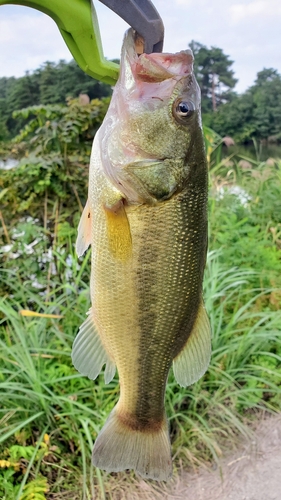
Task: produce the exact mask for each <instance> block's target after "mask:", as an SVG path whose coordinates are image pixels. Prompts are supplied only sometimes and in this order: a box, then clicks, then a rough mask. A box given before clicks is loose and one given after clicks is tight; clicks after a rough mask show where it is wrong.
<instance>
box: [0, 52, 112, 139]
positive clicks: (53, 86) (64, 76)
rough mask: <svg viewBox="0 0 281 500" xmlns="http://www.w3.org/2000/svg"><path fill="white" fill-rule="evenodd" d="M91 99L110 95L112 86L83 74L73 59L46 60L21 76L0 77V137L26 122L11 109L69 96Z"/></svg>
mask: <svg viewBox="0 0 281 500" xmlns="http://www.w3.org/2000/svg"><path fill="white" fill-rule="evenodd" d="M81 93H83V94H88V96H89V97H90V99H95V98H101V97H106V96H109V95H111V87H110V85H107V84H105V83H102V82H99V81H97V80H94V79H93V78H91V77H90V76H88V75H86V74H85V73H84V72H83V71H82V70H81V69H80V68H79V66H78V65H77V64H76V62H75V61H71V62H69V63H67V62H65V61H63V60H61V61H59V63H57V64H56V63H53V62H46V63H44V64H43V65H42V66H41V67H40V68H39V69H37V70H36V71H34V72H33V73H26V75H25V76H23V77H21V78H15V77H11V78H5V77H4V78H0V140H6V139H9V138H11V137H13V136H14V135H16V134H17V133H18V132H19V130H20V129H21V128H22V127H23V126H24V125H25V120H24V119H23V118H21V119H18V118H17V120H15V119H14V118H13V116H12V115H13V112H14V111H16V110H20V109H23V108H27V107H30V106H33V105H38V104H43V105H44V104H65V102H66V99H67V98H68V97H72V98H75V97H77V96H78V95H79V94H81Z"/></svg>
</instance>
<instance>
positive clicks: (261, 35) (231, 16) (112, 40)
mask: <svg viewBox="0 0 281 500" xmlns="http://www.w3.org/2000/svg"><path fill="white" fill-rule="evenodd" d="M69 1H71V0H69ZM153 3H154V5H155V6H156V8H157V9H158V11H159V13H160V14H161V16H162V19H163V21H164V25H165V29H166V35H165V43H164V50H165V51H166V52H176V51H179V50H182V49H185V48H186V47H187V45H188V43H189V42H190V41H191V40H195V41H197V42H200V43H202V44H204V45H207V46H208V47H210V46H215V47H220V48H222V49H223V51H224V52H225V54H227V55H229V56H230V58H231V59H232V60H233V61H234V64H233V69H234V71H235V76H236V78H238V80H239V81H238V84H237V86H236V90H237V91H238V92H243V91H244V90H246V88H247V87H249V86H250V85H252V84H253V82H254V80H255V77H256V74H257V72H258V71H260V70H262V69H263V68H264V67H267V68H270V67H272V68H275V69H277V70H278V71H279V73H281V0H236V1H235V0H211V1H210V0H154V2H153ZM94 4H95V6H96V10H97V14H98V18H99V23H100V29H101V34H102V41H103V48H104V54H105V56H106V57H107V58H109V59H112V58H115V57H119V56H120V49H121V44H122V38H123V34H124V31H125V29H126V28H127V24H126V23H125V22H124V21H122V20H121V19H119V18H118V17H117V16H116V14H114V13H113V12H111V11H110V10H109V9H108V8H107V7H105V6H104V5H102V4H101V3H100V2H99V1H98V0H94ZM59 59H65V60H67V61H69V60H70V59H71V54H70V52H69V50H68V48H67V47H66V45H65V43H64V41H63V39H62V37H61V35H60V33H59V31H58V28H57V26H56V24H55V23H54V21H53V20H52V19H50V18H49V17H48V16H46V15H44V14H42V13H40V12H38V11H36V10H34V9H30V8H27V7H20V6H11V5H9V6H6V5H4V6H1V7H0V77H1V76H22V75H24V73H25V71H27V70H29V71H32V70H34V69H36V68H38V67H39V66H40V65H41V64H42V63H43V62H45V61H55V62H58V61H59Z"/></svg>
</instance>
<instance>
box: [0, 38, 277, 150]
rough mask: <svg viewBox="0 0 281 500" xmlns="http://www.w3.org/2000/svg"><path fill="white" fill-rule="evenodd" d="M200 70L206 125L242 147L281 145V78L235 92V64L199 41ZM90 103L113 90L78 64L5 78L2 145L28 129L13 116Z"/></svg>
mask: <svg viewBox="0 0 281 500" xmlns="http://www.w3.org/2000/svg"><path fill="white" fill-rule="evenodd" d="M189 46H190V48H191V49H192V50H193V53H194V57H195V61H194V71H195V74H196V78H197V80H198V83H199V85H200V88H201V94H202V114H203V121H204V124H205V125H206V126H208V127H211V128H212V129H213V130H215V131H216V132H217V133H218V134H220V135H222V136H226V135H228V136H231V137H233V138H234V139H235V140H236V141H237V142H240V143H247V142H251V141H252V140H253V139H256V140H257V141H271V142H281V75H280V74H279V73H278V72H277V70H275V69H272V68H269V69H263V70H262V71H260V72H259V73H258V74H257V77H256V80H255V82H254V84H253V85H252V86H251V87H250V88H249V89H248V90H247V91H246V92H244V93H243V94H237V93H236V92H235V85H236V83H237V79H236V78H235V76H234V71H233V69H232V65H233V61H232V60H231V59H230V58H229V56H227V55H226V54H224V52H223V50H222V49H220V48H218V47H211V48H208V47H206V46H204V45H202V44H200V43H198V42H196V41H192V42H191V43H190V44H189ZM81 93H85V94H88V96H89V97H90V99H94V98H101V97H106V96H109V95H111V87H110V86H109V85H106V84H104V83H101V82H99V81H97V80H94V79H92V78H91V77H90V76H88V75H86V74H85V73H84V72H83V71H82V70H81V69H80V68H79V66H77V64H76V63H75V61H71V62H69V63H66V62H65V61H60V62H59V63H57V64H55V63H53V62H46V63H45V64H43V65H42V66H41V67H40V68H39V69H37V70H36V71H34V72H33V73H26V75H25V76H23V77H21V78H14V77H11V78H0V141H1V140H7V139H10V138H11V137H13V136H15V135H16V134H17V133H18V132H19V130H20V129H21V128H22V127H23V126H24V125H25V123H26V121H25V119H24V118H20V119H19V118H17V119H16V120H15V119H14V118H13V112H14V111H16V110H20V109H23V108H27V107H30V106H33V105H38V104H41V105H46V104H65V102H66V99H67V98H68V97H73V98H75V97H78V95H79V94H81Z"/></svg>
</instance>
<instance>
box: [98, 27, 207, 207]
mask: <svg viewBox="0 0 281 500" xmlns="http://www.w3.org/2000/svg"><path fill="white" fill-rule="evenodd" d="M192 63H193V55H192V52H191V50H185V51H181V52H179V53H177V54H141V55H140V56H138V55H137V53H136V50H135V45H134V33H133V31H132V30H129V31H128V32H127V34H126V36H125V40H124V45H123V50H122V56H121V72H120V78H119V80H118V82H117V84H116V87H115V89H114V92H113V96H112V100H111V104H110V107H109V110H108V113H107V115H106V118H105V120H104V122H103V125H102V127H101V134H100V138H101V139H100V149H101V157H102V165H103V170H104V174H105V175H106V176H107V178H108V179H109V180H110V182H111V183H112V184H113V185H114V186H115V187H116V188H117V189H119V190H120V191H121V192H122V193H123V195H124V197H125V198H126V199H127V201H128V203H142V202H143V200H142V197H141V196H140V195H139V193H138V192H137V190H136V188H135V186H133V185H132V183H131V182H130V179H128V177H127V176H126V175H124V174H123V171H124V169H126V167H127V165H132V164H133V163H134V162H139V161H144V160H147V161H148V162H151V161H153V160H159V161H164V160H167V159H168V160H169V159H175V160H180V159H181V160H183V159H184V158H185V156H186V152H187V150H188V148H189V145H192V141H193V136H194V133H196V130H197V129H198V128H199V129H201V127H202V124H201V118H200V89H199V87H198V84H197V82H196V79H195V77H194V74H193V69H192ZM181 98H182V99H184V100H185V101H187V102H188V103H190V105H191V106H192V108H193V116H192V117H191V118H190V120H189V121H187V123H180V122H178V121H177V120H176V119H175V116H174V114H175V105H176V103H177V102H178V101H179V100H180V99H181Z"/></svg>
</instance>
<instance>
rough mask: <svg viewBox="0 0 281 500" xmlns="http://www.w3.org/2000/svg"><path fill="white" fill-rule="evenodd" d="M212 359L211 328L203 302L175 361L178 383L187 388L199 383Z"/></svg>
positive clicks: (174, 368)
mask: <svg viewBox="0 0 281 500" xmlns="http://www.w3.org/2000/svg"><path fill="white" fill-rule="evenodd" d="M210 358H211V328H210V323H209V319H208V316H207V313H206V309H205V307H204V303H203V300H202V302H201V305H200V307H199V311H198V316H197V319H196V321H195V324H194V327H193V330H192V332H191V334H190V336H189V338H188V340H187V342H186V344H185V346H184V348H183V349H182V351H181V352H180V353H179V354H178V355H177V357H176V358H175V359H174V361H173V370H174V375H175V378H176V380H177V382H178V383H179V384H180V385H181V386H183V387H186V386H188V385H191V384H194V382H197V380H199V379H200V378H201V377H202V375H204V373H205V371H206V370H207V368H208V366H209V362H210Z"/></svg>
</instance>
